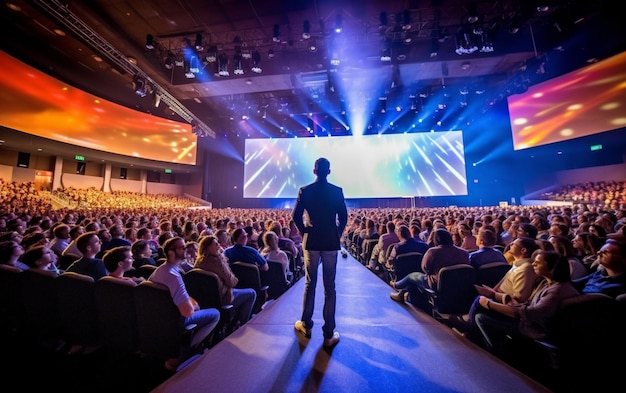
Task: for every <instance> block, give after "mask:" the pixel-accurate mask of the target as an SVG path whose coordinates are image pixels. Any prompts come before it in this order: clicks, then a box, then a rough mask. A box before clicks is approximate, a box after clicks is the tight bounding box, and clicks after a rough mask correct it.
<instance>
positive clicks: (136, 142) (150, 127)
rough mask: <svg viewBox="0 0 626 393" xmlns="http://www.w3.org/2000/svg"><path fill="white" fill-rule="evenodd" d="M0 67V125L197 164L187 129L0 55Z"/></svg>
mask: <svg viewBox="0 0 626 393" xmlns="http://www.w3.org/2000/svg"><path fill="white" fill-rule="evenodd" d="M0 64H2V68H3V72H2V73H0V125H2V126H4V127H7V128H11V129H14V130H17V131H21V132H25V133H28V134H31V135H36V136H40V137H43V138H48V139H52V140H55V141H58V142H63V143H69V144H72V145H76V146H81V147H86V148H89V149H95V150H101V151H106V152H109V153H115V154H122V155H126V156H131V157H137V158H144V159H150V160H156V161H166V162H172V163H179V164H189V165H195V164H196V150H197V139H198V138H197V136H195V135H194V134H193V133H192V132H191V125H189V124H185V123H181V122H176V121H172V120H168V119H163V118H161V117H157V116H152V115H149V114H146V113H143V112H139V111H135V110H132V109H129V108H127V107H124V106H121V105H118V104H115V103H112V102H109V101H106V100H103V99H100V98H98V97H96V96H93V95H91V94H87V93H86V92H84V91H82V90H79V89H77V88H74V87H72V86H69V85H67V84H65V83H63V82H61V81H59V80H56V79H54V78H52V77H50V76H48V75H46V74H44V73H42V72H40V71H37V70H35V69H34V68H32V67H29V66H27V65H26V64H24V63H21V62H19V61H18V60H16V59H14V58H12V57H11V56H9V55H8V54H6V53H4V52H2V51H0ZM120 88H123V87H120Z"/></svg>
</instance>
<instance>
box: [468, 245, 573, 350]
mask: <svg viewBox="0 0 626 393" xmlns="http://www.w3.org/2000/svg"><path fill="white" fill-rule="evenodd" d="M532 266H533V269H534V271H535V274H537V276H539V277H541V278H542V280H541V282H540V283H539V285H538V286H537V287H536V288H535V290H534V291H533V293H532V294H531V296H530V297H529V299H528V300H527V301H526V302H523V303H520V304H515V305H513V304H503V303H500V302H497V301H493V300H491V299H489V298H488V297H485V296H479V297H478V302H479V303H480V306H481V311H479V312H478V313H477V314H476V316H475V317H474V320H473V323H475V327H476V328H477V329H478V332H479V333H480V335H481V336H482V339H483V342H484V345H485V347H486V348H487V350H488V351H489V352H491V353H493V354H494V355H496V356H499V357H500V358H504V357H505V355H506V353H505V350H504V342H505V340H506V337H507V336H509V337H512V338H513V339H516V338H521V337H527V338H530V339H543V338H546V337H547V335H548V330H547V327H548V326H549V323H550V320H551V319H552V318H553V317H554V315H555V314H556V312H557V310H558V308H559V306H560V305H561V302H562V301H563V300H564V299H567V298H571V297H574V296H577V295H578V294H579V293H578V291H577V290H576V289H575V288H574V287H573V286H572V284H571V282H570V275H569V271H570V268H569V263H568V262H567V259H566V258H564V257H563V256H562V255H560V254H559V253H557V252H554V251H544V250H537V251H536V252H535V253H533V262H532Z"/></svg>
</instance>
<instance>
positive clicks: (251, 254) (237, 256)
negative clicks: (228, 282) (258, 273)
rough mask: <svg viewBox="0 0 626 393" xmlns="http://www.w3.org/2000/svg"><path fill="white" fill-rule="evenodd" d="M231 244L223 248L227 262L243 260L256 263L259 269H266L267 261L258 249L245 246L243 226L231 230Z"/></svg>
mask: <svg viewBox="0 0 626 393" xmlns="http://www.w3.org/2000/svg"><path fill="white" fill-rule="evenodd" d="M231 242H232V243H233V245H232V246H230V247H228V248H227V249H225V250H224V255H225V256H226V258H228V263H233V262H237V261H239V262H245V263H251V264H254V265H257V266H258V267H259V270H268V269H269V266H267V261H266V260H265V258H263V255H261V253H260V252H259V250H257V249H255V248H252V247H250V246H246V243H248V234H247V233H246V231H244V230H243V228H237V229H235V230H234V231H233V235H232V237H231Z"/></svg>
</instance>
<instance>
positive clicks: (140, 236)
mask: <svg viewBox="0 0 626 393" xmlns="http://www.w3.org/2000/svg"><path fill="white" fill-rule="evenodd" d="M155 230H156V231H158V228H157V229H155ZM137 240H143V241H146V242H148V245H149V246H150V251H151V255H150V258H152V260H154V261H155V262H154V263H155V265H156V258H158V255H159V242H157V241H156V240H154V239H153V237H152V230H151V229H150V228H148V227H141V228H139V229H138V230H137ZM133 244H134V243H133ZM133 255H134V254H133ZM136 260H137V257H136V256H135V261H136Z"/></svg>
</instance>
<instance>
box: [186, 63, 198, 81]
mask: <svg viewBox="0 0 626 393" xmlns="http://www.w3.org/2000/svg"><path fill="white" fill-rule="evenodd" d="M183 67H184V68H185V78H187V79H193V78H195V77H196V74H194V73H193V72H192V71H191V63H190V62H189V61H187V60H183Z"/></svg>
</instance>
